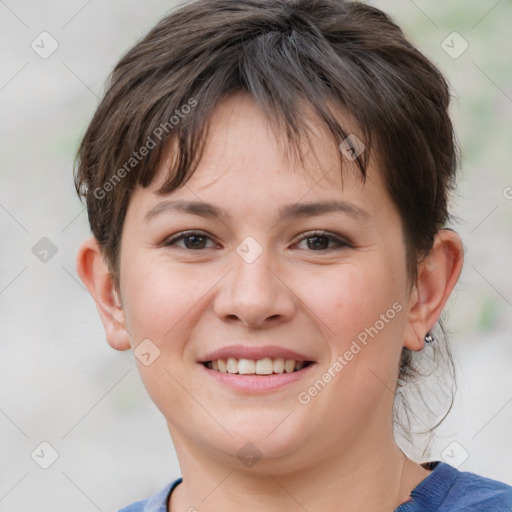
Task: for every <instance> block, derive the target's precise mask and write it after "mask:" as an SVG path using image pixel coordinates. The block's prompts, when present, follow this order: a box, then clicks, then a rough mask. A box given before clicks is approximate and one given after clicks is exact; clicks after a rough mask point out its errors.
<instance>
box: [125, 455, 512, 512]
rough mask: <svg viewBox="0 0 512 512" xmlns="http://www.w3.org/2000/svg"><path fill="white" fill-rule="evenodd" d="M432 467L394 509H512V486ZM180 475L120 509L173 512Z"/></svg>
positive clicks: (437, 463) (434, 464)
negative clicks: (170, 501) (169, 504)
mask: <svg viewBox="0 0 512 512" xmlns="http://www.w3.org/2000/svg"><path fill="white" fill-rule="evenodd" d="M423 466H425V467H426V469H432V471H431V472H430V474H429V475H428V476H427V477H426V478H425V479H423V480H422V481H421V482H420V483H419V484H418V485H417V486H416V487H415V488H414V489H413V490H412V491H411V493H410V497H409V500H408V501H406V502H404V503H402V504H401V505H400V506H399V507H398V508H396V509H395V511H394V512H511V511H512V487H511V486H510V485H507V484H504V483H501V482H498V481H497V480H491V479H490V478H485V477H483V476H479V475H476V474H474V473H470V472H467V471H459V470H458V469H456V468H454V467H453V466H450V465H449V464H446V463H445V462H442V461H434V462H428V463H425V464H423ZM181 482H182V479H181V478H178V479H177V480H175V481H174V482H171V483H170V484H168V485H166V486H165V487H164V488H163V489H161V490H160V491H158V492H157V493H156V494H154V495H153V496H151V497H150V498H148V499H146V500H141V501H137V502H136V503H132V504H131V505H128V506H127V507H124V508H122V509H120V510H118V512H169V511H168V510H167V501H168V498H169V496H170V494H171V492H172V491H173V490H174V488H175V487H176V486H177V485H178V484H179V483H181Z"/></svg>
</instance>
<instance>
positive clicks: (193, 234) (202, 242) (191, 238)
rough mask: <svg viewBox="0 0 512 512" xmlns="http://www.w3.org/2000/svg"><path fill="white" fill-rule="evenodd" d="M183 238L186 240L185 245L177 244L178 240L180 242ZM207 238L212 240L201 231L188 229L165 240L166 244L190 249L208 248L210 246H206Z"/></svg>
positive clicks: (166, 245)
mask: <svg viewBox="0 0 512 512" xmlns="http://www.w3.org/2000/svg"><path fill="white" fill-rule="evenodd" d="M181 240H183V242H184V247H183V246H178V245H177V242H180V241H181ZM207 240H211V238H210V237H209V236H207V235H206V234H204V233H202V232H200V231H187V232H185V233H181V234H179V235H177V236H175V237H173V238H170V239H169V240H167V241H166V242H164V246H165V247H170V246H176V247H178V248H180V249H189V250H200V249H208V248H209V247H206V243H207Z"/></svg>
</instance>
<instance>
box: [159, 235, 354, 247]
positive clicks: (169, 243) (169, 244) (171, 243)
mask: <svg viewBox="0 0 512 512" xmlns="http://www.w3.org/2000/svg"><path fill="white" fill-rule="evenodd" d="M192 236H201V237H204V238H209V239H210V240H212V238H211V237H210V236H209V235H208V234H206V233H204V232H202V231H183V232H182V233H178V234H177V235H176V236H173V237H171V238H169V239H167V240H166V241H165V242H164V243H163V246H164V247H172V246H175V247H178V246H176V242H178V241H181V240H184V239H186V238H189V237H192ZM315 237H320V238H328V239H330V240H332V241H334V242H335V243H336V244H337V245H338V247H330V248H327V249H320V250H317V251H315V250H311V251H310V252H330V251H332V250H336V249H338V250H339V249H343V248H353V245H352V244H350V243H349V242H347V241H345V240H343V239H342V238H340V237H339V236H336V235H333V234H331V233H328V232H325V231H312V232H309V233H307V234H306V236H303V237H302V238H301V239H300V240H298V241H297V242H296V243H300V242H302V241H303V240H307V239H308V238H315ZM178 248H179V249H182V250H185V251H193V252H199V251H202V250H205V249H209V247H206V248H201V249H188V248H187V247H178Z"/></svg>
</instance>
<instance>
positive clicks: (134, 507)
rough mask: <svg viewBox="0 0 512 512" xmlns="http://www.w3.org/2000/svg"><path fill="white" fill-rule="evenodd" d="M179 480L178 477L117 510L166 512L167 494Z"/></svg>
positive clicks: (119, 511)
mask: <svg viewBox="0 0 512 512" xmlns="http://www.w3.org/2000/svg"><path fill="white" fill-rule="evenodd" d="M181 481H182V479H181V478H178V479H177V480H174V481H173V482H171V483H169V484H167V485H166V486H165V487H164V488H163V489H160V490H159V491H158V492H156V493H155V494H153V495H152V496H150V497H149V498H146V499H143V500H139V501H136V502H135V503H132V504H131V505H128V506H126V507H123V508H120V509H119V510H118V511H117V512H167V500H168V499H169V495H170V494H171V492H172V491H173V490H174V488H175V487H176V486H177V485H178V484H179V483H181Z"/></svg>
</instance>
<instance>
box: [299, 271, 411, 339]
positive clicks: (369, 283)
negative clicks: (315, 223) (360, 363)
mask: <svg viewBox="0 0 512 512" xmlns="http://www.w3.org/2000/svg"><path fill="white" fill-rule="evenodd" d="M391 275H392V273H390V271H389V270H388V269H387V268H385V267H384V266H383V265H379V264H378V263H375V264H373V265H366V266H363V265H361V266H355V265H354V266H351V267H350V268H348V267H346V268H343V267H338V268H330V269H329V270H328V271H323V272H322V273H321V274H318V273H315V274H314V275H313V274H311V275H310V276H309V277H306V278H304V277H303V278H301V281H300V283H301V284H300V286H301V297H304V301H305V303H306V304H307V305H308V306H309V308H310V309H311V310H312V311H313V312H314V313H315V315H316V316H317V317H318V318H319V319H320V320H322V322H320V325H321V326H322V328H324V329H325V333H326V337H327V339H332V340H333V342H335V343H336V344H340V345H344V344H345V343H347V342H350V341H351V340H353V339H355V338H356V337H357V336H358V335H359V334H360V333H362V332H364V330H365V329H366V328H369V327H370V326H373V325H374V324H375V323H376V322H377V321H378V320H379V318H380V315H381V314H384V315H385V316H386V319H388V318H390V317H391V316H392V317H393V318H396V317H397V315H396V314H395V313H396V309H400V308H399V307H397V306H395V310H393V304H394V303H395V302H400V301H401V299H402V297H401V295H400V294H399V284H398V283H397V282H396V281H395V280H394V279H393V278H391V277H390V276H391ZM390 308H391V310H392V311H389V310H390ZM387 311H389V313H388V314H387V315H386V312H387ZM390 324H391V322H389V323H387V324H386V328H385V329H382V331H384V330H388V326H389V325H390ZM380 326H381V323H379V324H378V327H380Z"/></svg>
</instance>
